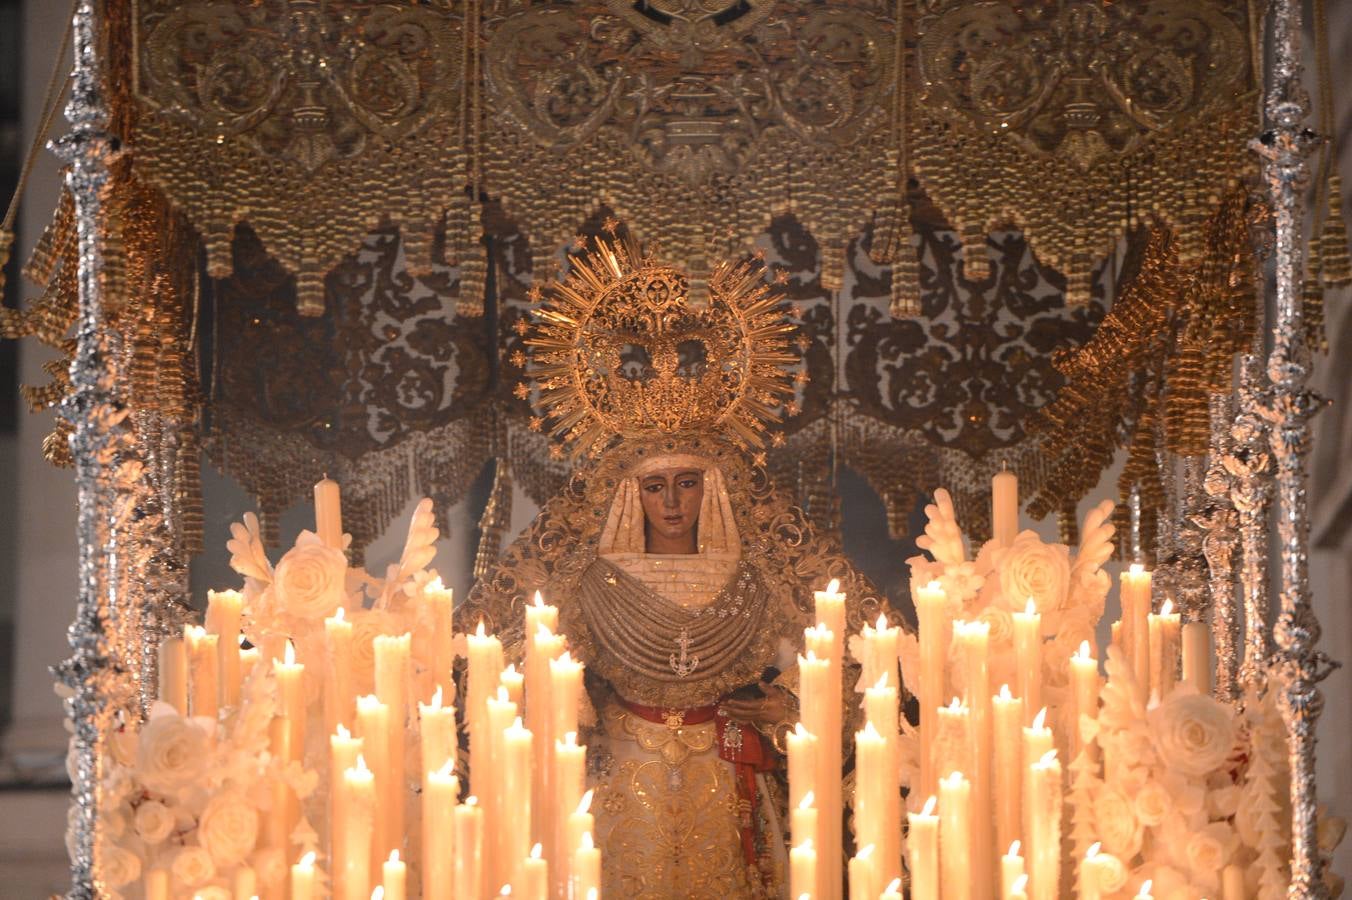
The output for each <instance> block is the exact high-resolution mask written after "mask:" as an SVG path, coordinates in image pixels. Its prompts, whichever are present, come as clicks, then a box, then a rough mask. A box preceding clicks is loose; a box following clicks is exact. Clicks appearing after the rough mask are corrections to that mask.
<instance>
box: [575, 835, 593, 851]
mask: <svg viewBox="0 0 1352 900" xmlns="http://www.w3.org/2000/svg"><path fill="white" fill-rule="evenodd" d="M577 843H578V848H579V849H581V850H595V849H596V842H595V841H593V840H592V835H591V832H590V831H584V832H582V839H581V840H579V841H578V842H577Z"/></svg>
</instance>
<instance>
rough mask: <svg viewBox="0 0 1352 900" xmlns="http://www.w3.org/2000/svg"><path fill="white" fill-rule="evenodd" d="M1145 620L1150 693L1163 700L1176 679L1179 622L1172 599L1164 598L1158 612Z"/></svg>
mask: <svg viewBox="0 0 1352 900" xmlns="http://www.w3.org/2000/svg"><path fill="white" fill-rule="evenodd" d="M1147 622H1148V623H1149V626H1148V627H1149V629H1150V673H1151V677H1150V695H1151V696H1152V697H1156V698H1158V699H1160V700H1163V699H1164V698H1166V697H1168V696H1169V692H1170V691H1172V690H1173V689H1174V684H1175V683H1177V681H1178V639H1179V624H1180V622H1179V615H1178V613H1176V612H1174V603H1173V601H1172V600H1165V601H1164V604H1163V606H1161V607H1160V611H1159V613H1158V614H1154V613H1152V614H1151V615H1150V616H1149V617H1148V619H1147Z"/></svg>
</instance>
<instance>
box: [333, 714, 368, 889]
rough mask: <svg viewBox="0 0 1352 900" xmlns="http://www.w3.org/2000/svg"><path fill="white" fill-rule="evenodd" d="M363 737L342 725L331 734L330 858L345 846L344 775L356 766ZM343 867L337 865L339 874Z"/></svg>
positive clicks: (336, 869) (336, 873) (336, 870)
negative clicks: (343, 830) (353, 734)
mask: <svg viewBox="0 0 1352 900" xmlns="http://www.w3.org/2000/svg"><path fill="white" fill-rule="evenodd" d="M361 750H362V741H361V738H356V737H353V736H352V734H351V732H349V731H348V730H347V729H346V728H345V727H343V726H342V725H339V726H338V732H337V734H331V735H329V859H331V860H332V859H336V858H337V856H338V854H339V852H340V848H341V847H342V846H343V838H342V829H343V824H344V822H345V821H346V819H347V813H346V811H345V810H344V809H343V800H344V798H345V797H346V792H345V791H344V790H343V776H344V774H345V773H346V772H347V770H348V769H353V768H356V766H357V757H359V756H361ZM340 871H341V869H339V868H336V867H335V871H334V875H335V876H337V875H338V874H339V873H340Z"/></svg>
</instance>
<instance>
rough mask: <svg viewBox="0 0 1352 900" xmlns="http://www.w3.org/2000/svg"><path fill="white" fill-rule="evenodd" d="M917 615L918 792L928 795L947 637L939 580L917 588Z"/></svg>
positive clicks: (933, 779)
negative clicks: (918, 662) (918, 666)
mask: <svg viewBox="0 0 1352 900" xmlns="http://www.w3.org/2000/svg"><path fill="white" fill-rule="evenodd" d="M914 598H915V610H916V616H917V617H918V620H919V631H920V697H919V700H920V784H919V790H920V796H922V797H928V796H930V795H932V794H935V793H937V791H938V789H939V768H938V762H937V760H935V759H934V744H935V737H936V736H937V734H938V729H939V706H940V705H941V704H942V703H943V702H944V698H945V696H946V690H945V683H944V666H945V663H946V661H947V656H948V654H947V649H948V640H947V635H946V634H945V632H946V631H947V627H948V615H947V613H946V612H945V610H944V607H945V604H946V603H947V600H946V598H945V596H944V591H943V588H941V587H940V586H939V582H937V581H931V582H930V583H929V584H927V585H925V586H923V587H921V588H918V589H916V591H915V592H914Z"/></svg>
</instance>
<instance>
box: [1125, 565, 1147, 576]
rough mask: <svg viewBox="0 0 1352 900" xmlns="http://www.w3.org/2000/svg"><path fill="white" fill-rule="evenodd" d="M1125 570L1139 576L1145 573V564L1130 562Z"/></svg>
mask: <svg viewBox="0 0 1352 900" xmlns="http://www.w3.org/2000/svg"><path fill="white" fill-rule="evenodd" d="M1127 571H1128V572H1130V573H1131V574H1132V575H1134V576H1136V577H1138V578H1139V577H1140V576H1141V575H1143V574H1145V566H1143V565H1141V564H1140V563H1132V564H1131V565H1129V566H1127Z"/></svg>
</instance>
